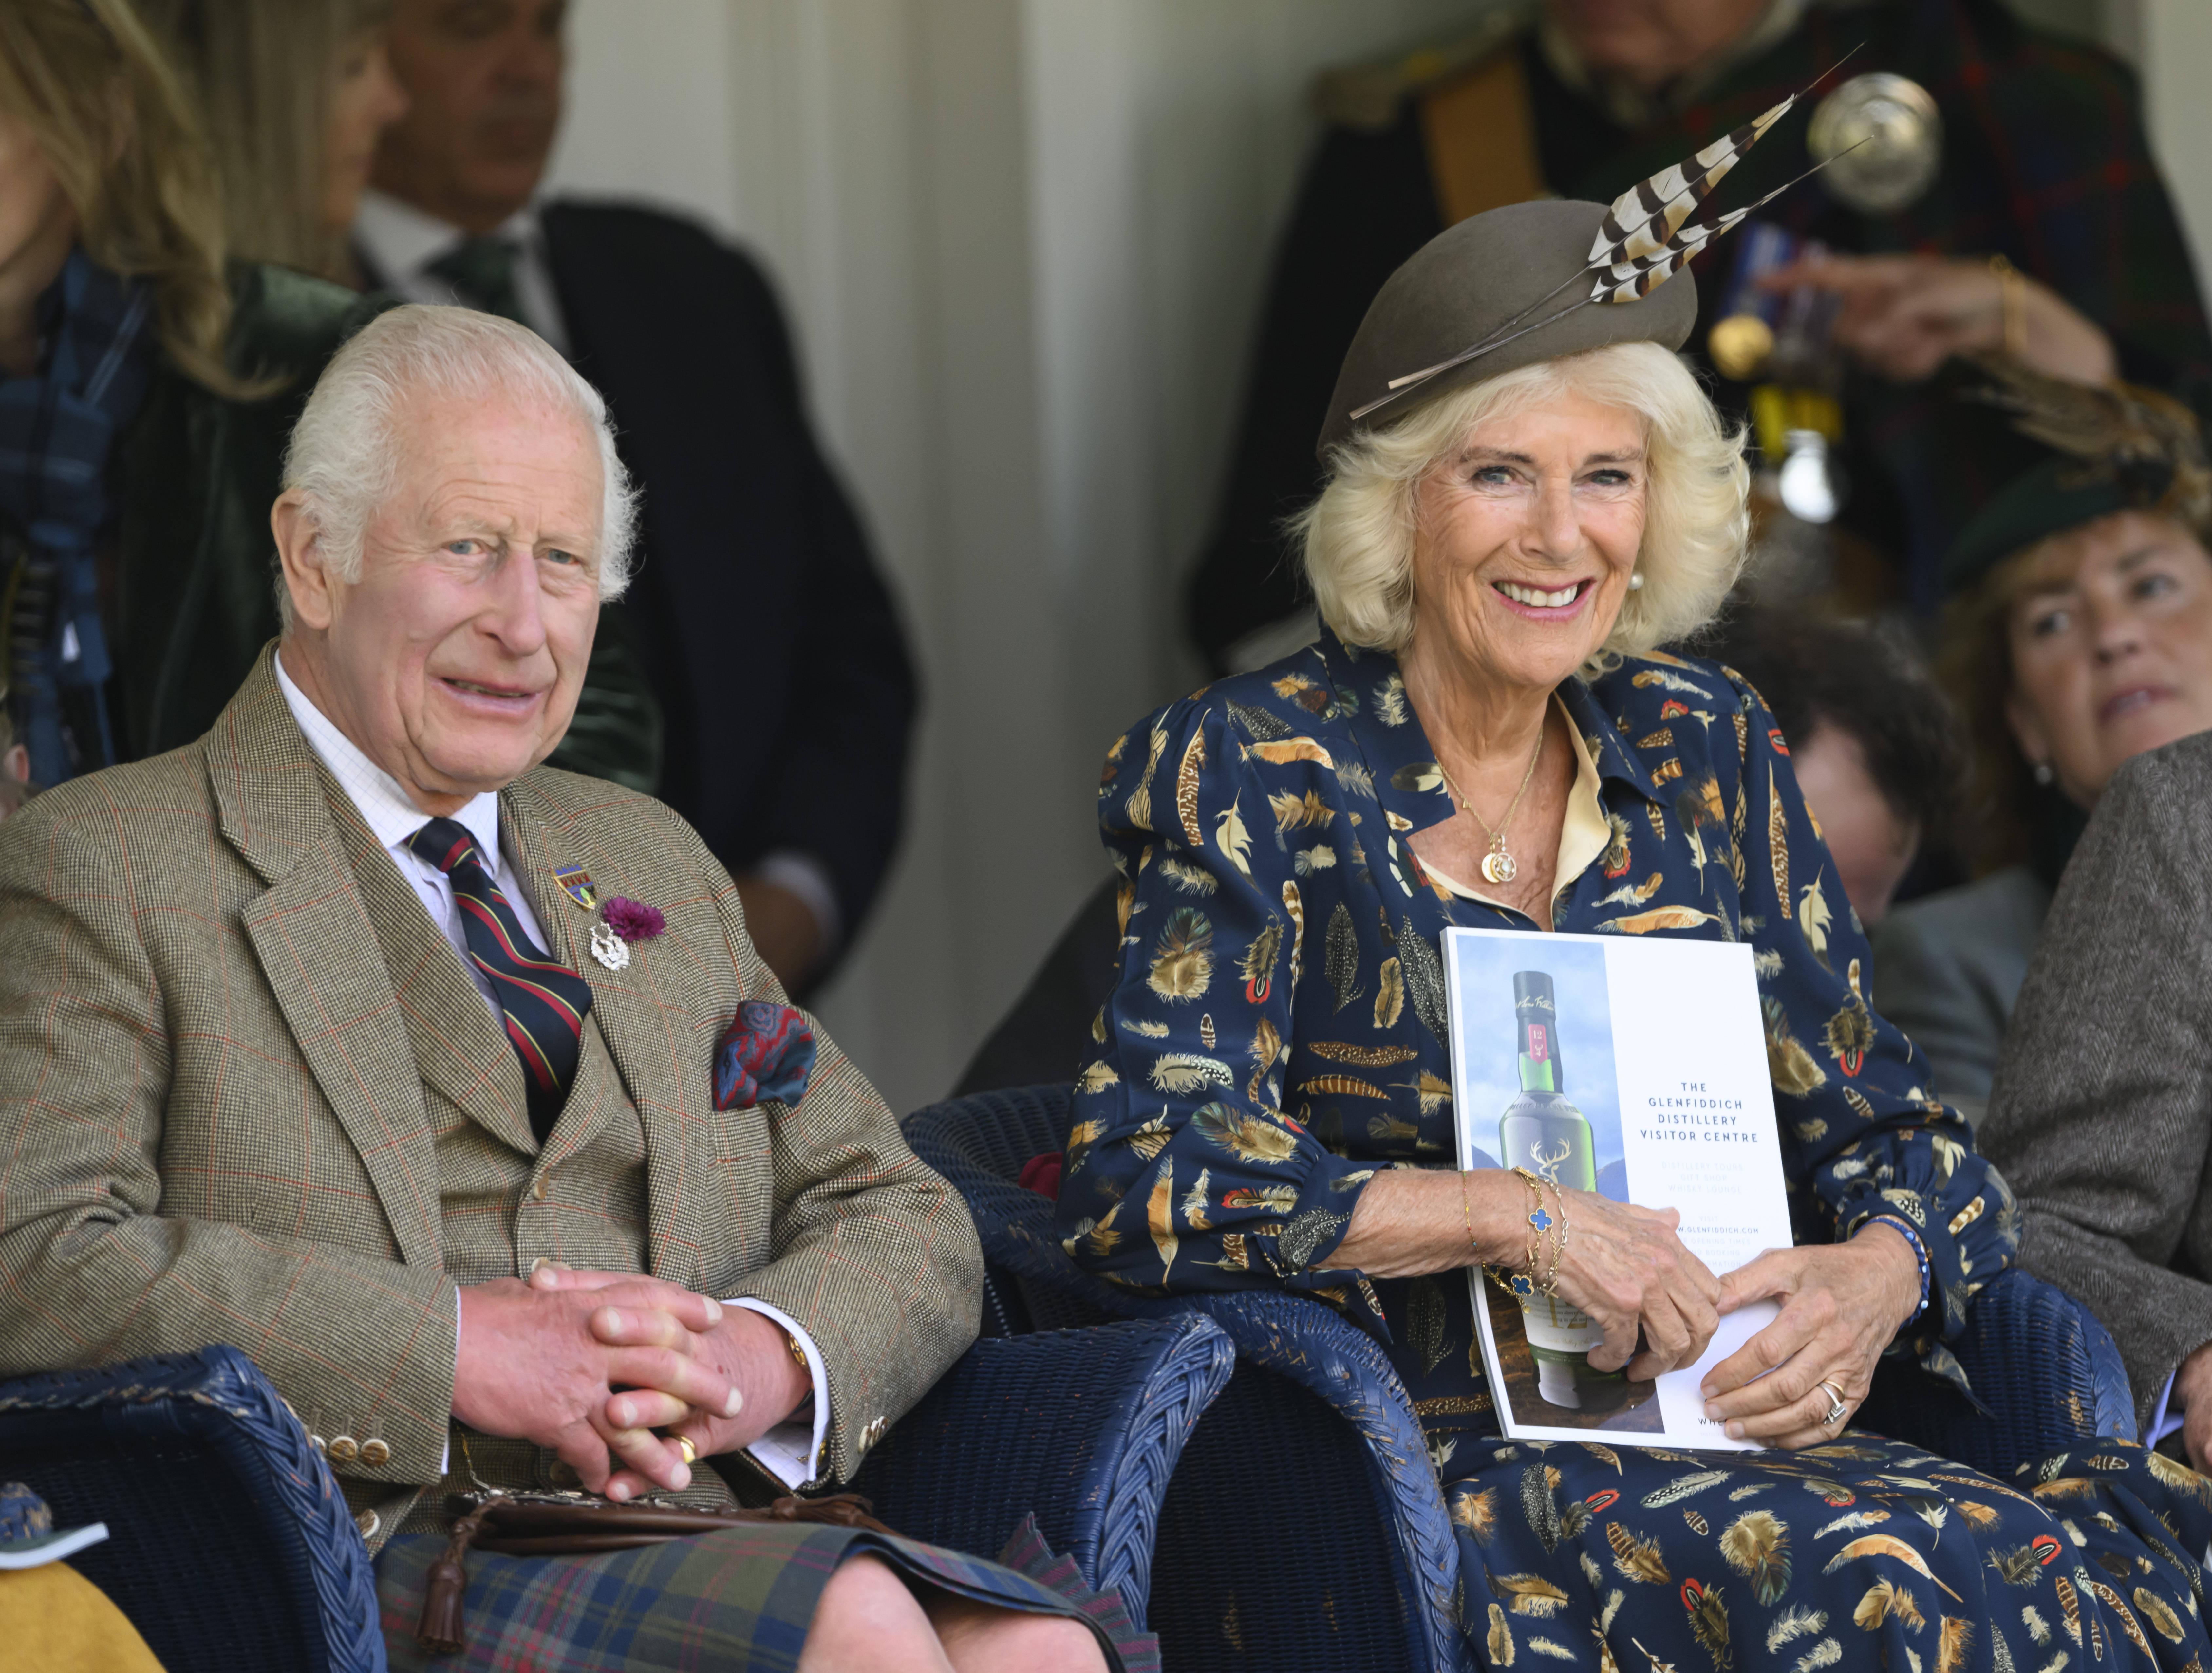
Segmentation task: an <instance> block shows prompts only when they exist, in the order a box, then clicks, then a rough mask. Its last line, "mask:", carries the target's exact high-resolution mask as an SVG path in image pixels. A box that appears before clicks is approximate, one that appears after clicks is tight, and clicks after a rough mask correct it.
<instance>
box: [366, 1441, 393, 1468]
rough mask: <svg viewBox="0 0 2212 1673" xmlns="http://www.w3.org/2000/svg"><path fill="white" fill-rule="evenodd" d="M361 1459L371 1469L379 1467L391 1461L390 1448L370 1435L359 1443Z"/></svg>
mask: <svg viewBox="0 0 2212 1673" xmlns="http://www.w3.org/2000/svg"><path fill="white" fill-rule="evenodd" d="M361 1461H362V1463H363V1464H367V1465H368V1467H369V1468H370V1469H371V1470H376V1469H380V1468H381V1467H383V1466H384V1465H385V1464H390V1463H391V1462H392V1448H391V1447H390V1446H388V1445H386V1443H385V1442H383V1441H381V1440H378V1439H377V1438H376V1437H375V1436H374V1435H371V1436H370V1437H369V1438H368V1440H364V1441H363V1442H362V1444H361Z"/></svg>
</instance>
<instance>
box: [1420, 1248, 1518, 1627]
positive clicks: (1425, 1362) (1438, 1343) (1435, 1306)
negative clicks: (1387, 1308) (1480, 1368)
mask: <svg viewBox="0 0 2212 1673" xmlns="http://www.w3.org/2000/svg"><path fill="white" fill-rule="evenodd" d="M1445 1317H1446V1314H1445V1309H1444V1294H1443V1289H1442V1288H1440V1287H1439V1286H1438V1285H1437V1281H1436V1280H1435V1279H1434V1278H1416V1279H1414V1280H1413V1282H1411V1283H1409V1284H1407V1286H1406V1340H1407V1344H1408V1345H1409V1346H1411V1347H1412V1349H1413V1352H1414V1354H1415V1355H1417V1356H1418V1357H1419V1360H1420V1361H1421V1369H1422V1371H1423V1372H1424V1373H1426V1372H1431V1371H1434V1370H1435V1369H1436V1368H1437V1367H1438V1366H1440V1365H1442V1364H1443V1362H1444V1355H1446V1354H1448V1353H1449V1352H1450V1351H1451V1345H1450V1343H1449V1342H1447V1341H1446V1340H1445ZM1522 1612H1523V1613H1526V1611H1522Z"/></svg>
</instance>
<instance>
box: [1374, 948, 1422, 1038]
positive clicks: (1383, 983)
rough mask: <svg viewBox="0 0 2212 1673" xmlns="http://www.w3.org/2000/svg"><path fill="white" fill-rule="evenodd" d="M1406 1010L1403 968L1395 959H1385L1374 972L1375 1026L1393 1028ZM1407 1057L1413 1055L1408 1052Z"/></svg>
mask: <svg viewBox="0 0 2212 1673" xmlns="http://www.w3.org/2000/svg"><path fill="white" fill-rule="evenodd" d="M1405 1009H1406V978H1405V974H1404V967H1403V966H1401V964H1400V963H1399V962H1398V961H1397V960H1395V959H1385V960H1383V962H1382V964H1381V966H1380V967H1378V968H1377V969H1376V972H1375V1026H1376V1027H1378V1028H1395V1027H1397V1026H1398V1019H1399V1017H1400V1016H1401V1015H1403V1014H1404V1012H1405ZM1406 1055H1407V1056H1408V1057H1412V1056H1413V1055H1415V1054H1414V1053H1413V1052H1407V1054H1406Z"/></svg>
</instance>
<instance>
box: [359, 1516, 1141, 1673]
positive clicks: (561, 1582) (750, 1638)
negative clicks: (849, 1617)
mask: <svg viewBox="0 0 2212 1673" xmlns="http://www.w3.org/2000/svg"><path fill="white" fill-rule="evenodd" d="M1027 1531H1029V1529H1028V1526H1027V1524H1025V1526H1024V1532H1027ZM1017 1543H1019V1537H1018V1540H1017ZM445 1549H446V1541H445V1538H444V1537H443V1536H441V1535H435V1534H403V1535H401V1536H400V1537H398V1538H396V1539H393V1540H392V1542H391V1543H388V1544H387V1545H386V1547H385V1548H384V1550H383V1551H382V1553H381V1554H380V1555H379V1556H378V1558H377V1562H376V1597H377V1603H378V1606H379V1608H380V1610H381V1612H382V1615H383V1622H384V1638H385V1643H386V1646H387V1648H388V1651H389V1653H390V1656H391V1660H392V1673H416V1670H422V1673H432V1670H437V1673H525V1670H527V1673H622V1670H630V1673H652V1670H658V1669H669V1670H675V1669H679V1668H680V1669H684V1670H696V1669H700V1668H714V1669H715V1670H717V1673H721V1670H724V1669H727V1670H730V1673H738V1670H744V1673H791V1670H793V1669H796V1668H797V1667H798V1665H799V1650H800V1648H801V1646H804V1644H805V1641H806V1631H807V1628H808V1627H809V1625H811V1622H812V1621H813V1619H814V1610H815V1606H816V1605H817V1603H819V1602H820V1601H821V1597H822V1589H823V1587H824V1586H826V1585H829V1577H830V1576H831V1575H832V1574H834V1573H836V1571H837V1566H838V1565H839V1564H840V1563H841V1562H842V1561H845V1559H846V1558H848V1557H851V1556H861V1555H866V1556H873V1557H878V1558H881V1559H882V1560H883V1561H885V1562H887V1563H889V1564H890V1567H892V1568H893V1569H895V1570H896V1571H897V1572H898V1573H900V1574H901V1575H902V1576H903V1577H905V1578H906V1579H909V1580H921V1581H925V1582H927V1583H928V1584H929V1585H936V1586H941V1587H943V1588H944V1589H945V1591H950V1592H952V1593H954V1594H955V1595H956V1596H958V1597H967V1598H971V1599H973V1600H975V1601H976V1602H979V1603H995V1604H998V1605H1000V1607H1002V1608H1006V1609H1017V1610H1020V1611H1023V1612H1025V1613H1029V1614H1036V1615H1066V1616H1067V1617H1068V1618H1069V1619H1071V1620H1075V1621H1083V1622H1084V1623H1085V1625H1086V1626H1088V1627H1089V1628H1091V1633H1092V1635H1093V1636H1094V1637H1096V1638H1097V1640H1098V1646H1099V1648H1100V1649H1101V1650H1102V1651H1103V1652H1105V1656H1106V1664H1107V1666H1108V1667H1109V1669H1110V1670H1112V1673H1139V1670H1140V1669H1143V1668H1146V1666H1147V1665H1149V1667H1150V1668H1152V1669H1153V1670H1157V1668H1158V1651H1157V1649H1156V1647H1155V1640H1151V1639H1149V1638H1142V1637H1138V1636H1135V1635H1134V1634H1132V1633H1131V1631H1130V1630H1129V1622H1128V1618H1127V1614H1126V1613H1125V1612H1124V1611H1123V1610H1122V1609H1121V1607H1120V1597H1119V1594H1118V1593H1109V1594H1107V1595H1106V1597H1107V1598H1109V1599H1110V1600H1111V1601H1110V1603H1108V1604H1107V1606H1106V1607H1104V1608H1101V1607H1100V1604H1101V1603H1103V1602H1104V1601H1105V1600H1104V1599H1102V1598H1101V1597H1099V1595H1098V1594H1096V1593H1089V1592H1087V1591H1085V1589H1084V1588H1082V1587H1081V1586H1080V1585H1077V1586H1075V1587H1073V1588H1071V1591H1072V1592H1075V1593H1080V1594H1082V1596H1083V1597H1085V1598H1087V1599H1088V1600H1089V1601H1087V1602H1085V1601H1078V1599H1077V1598H1076V1597H1073V1596H1062V1595H1061V1593H1060V1591H1055V1590H1054V1589H1052V1587H1051V1586H1048V1585H1043V1584H1040V1582H1039V1581H1038V1580H1034V1579H1030V1578H1029V1577H1028V1576H1027V1575H1025V1574H1020V1573H1016V1572H1015V1571H1014V1570H1012V1569H1011V1568H1007V1567H1001V1566H1000V1564H998V1563H995V1562H991V1561H987V1560H985V1559H984V1558H981V1557H975V1556H969V1555H966V1554H965V1553H963V1552H959V1551H948V1550H946V1549H944V1548H942V1547H940V1546H935V1545H924V1544H922V1543H921V1542H920V1541H918V1540H911V1539H905V1538H902V1537H899V1536H897V1535H895V1534H894V1535H884V1534H878V1533H875V1532H872V1531H869V1530H867V1529H863V1528H841V1527H836V1526H834V1525H826V1524H816V1523H796V1522H763V1523H757V1524H746V1525H744V1526H740V1527H735V1528H723V1529H717V1530H716V1531H714V1532H712V1533H708V1534H701V1535H697V1536H696V1537H691V1538H688V1539H671V1540H667V1541H665V1542H663V1543H660V1544H658V1545H647V1546H641V1547H639V1548H638V1549H634V1550H629V1551H608V1552H602V1553H599V1554H598V1555H590V1556H576V1557H510V1556H502V1555H499V1554H497V1553H495V1552H489V1551H471V1552H470V1553H469V1556H468V1573H469V1585H468V1592H467V1595H466V1597H465V1600H464V1605H463V1615H462V1618H463V1621H464V1623H465V1624H464V1626H463V1629H462V1636H463V1640H464V1644H463V1648H462V1650H461V1652H460V1653H459V1654H458V1655H453V1656H437V1657H433V1656H428V1655H426V1654H425V1653H424V1652H423V1651H422V1647H421V1646H419V1645H417V1644H416V1641H415V1628H416V1621H417V1620H419V1619H420V1617H421V1615H422V1596H423V1592H424V1590H425V1588H426V1586H427V1584H428V1572H429V1568H430V1565H431V1564H432V1563H434V1562H435V1561H437V1560H438V1558H439V1557H440V1556H441V1555H443V1554H444V1552H445ZM1036 1549H1037V1550H1038V1551H1042V1549H1043V1548H1042V1545H1041V1544H1037V1545H1036ZM1011 1550H1012V1548H1010V1555H1011ZM1059 1570H1060V1572H1056V1573H1045V1575H1044V1578H1045V1579H1049V1580H1054V1581H1056V1582H1058V1583H1060V1584H1063V1585H1064V1584H1066V1573H1068V1572H1072V1570H1073V1565H1072V1564H1068V1563H1066V1560H1065V1559H1062V1560H1060V1565H1059ZM1141 1630H1142V1629H1141V1628H1138V1629H1137V1631H1138V1632H1141ZM1124 1652H1133V1654H1128V1655H1125V1653H1124Z"/></svg>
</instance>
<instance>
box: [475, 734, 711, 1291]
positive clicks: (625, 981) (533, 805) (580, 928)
mask: <svg viewBox="0 0 2212 1673" xmlns="http://www.w3.org/2000/svg"><path fill="white" fill-rule="evenodd" d="M500 825H501V833H500V834H501V843H502V845H503V846H505V847H506V849H507V852H508V854H509V855H510V856H512V857H513V860H514V865H515V870H516V873H517V881H518V882H520V885H521V887H522V889H523V892H524V893H525V894H526V895H528V896H529V899H530V909H531V910H532V912H535V913H536V914H537V915H538V924H539V926H540V927H541V928H543V929H544V931H545V934H546V938H547V940H548V942H549V943H550V945H549V946H548V948H547V949H546V950H547V951H549V952H550V953H552V954H554V955H555V956H556V957H558V958H560V959H561V960H562V961H564V962H565V963H566V964H567V965H568V967H569V968H570V969H572V970H575V971H579V972H580V973H582V975H583V977H584V979H585V980H586V981H587V982H589V983H590V984H591V988H592V1015H593V1016H594V1017H596V1018H597V1019H598V1021H599V1036H600V1038H601V1039H602V1040H605V1042H606V1047H607V1055H608V1056H609V1057H610V1058H612V1059H613V1061H614V1065H615V1072H616V1073H617V1075H619V1076H621V1077H622V1082H623V1089H624V1090H625V1091H627V1092H628V1093H629V1099H630V1102H631V1103H633V1104H634V1105H635V1106H636V1107H637V1112H638V1116H639V1118H640V1119H641V1121H642V1122H643V1123H644V1126H645V1145H646V1197H647V1224H648V1226H649V1227H651V1233H652V1270H653V1275H654V1276H656V1277H661V1278H666V1279H668V1280H670V1281H671V1282H675V1283H680V1284H684V1285H686V1286H690V1285H692V1284H695V1283H696V1282H698V1280H699V1276H700V1271H699V1266H700V1256H699V1252H700V1249H701V1247H702V1239H703V1235H704V1231H705V1221H704V1219H703V1217H702V1204H703V1203H704V1200H705V1193H706V1191H707V1188H708V1181H707V1179H705V1178H704V1177H703V1173H704V1170H705V1168H706V1167H707V1165H708V1163H710V1162H711V1157H696V1158H694V1157H688V1156H687V1155H686V1151H685V1148H684V1137H685V1132H686V1130H687V1128H689V1127H692V1126H696V1125H697V1124H700V1123H702V1121H710V1120H711V1116H712V1112H711V1111H710V1110H698V1109H694V1108H691V1107H690V1105H689V1104H688V1103H687V1100H686V1094H685V1091H684V1074H683V1072H682V1067H681V1065H682V1064H683V1063H684V1056H683V1054H684V1052H687V1051H704V1050H708V1049H710V1048H708V1047H707V1046H702V1045H701V1044H700V1043H699V1042H698V1041H696V1040H694V1039H693V1038H692V1037H691V1034H690V1030H689V1028H688V1027H684V1028H678V1027H677V1026H675V1024H674V1023H673V1021H671V1019H673V1018H675V1017H678V1015H681V1014H682V1013H681V1011H680V1009H679V1008H678V1007H677V1006H675V1005H674V1004H673V1003H671V1002H669V1001H664V1000H662V999H661V998H660V997H659V995H658V994H657V993H656V991H655V987H656V983H657V981H658V979H659V978H658V976H657V974H656V969H655V963H656V961H655V958H654V952H653V949H652V948H651V946H650V945H649V944H648V945H647V946H646V947H643V948H638V947H633V949H632V950H631V957H630V962H629V967H628V968H627V969H624V970H609V969H607V968H606V967H605V966H604V965H602V964H600V963H599V961H598V960H597V959H595V958H593V957H592V953H591V932H592V925H593V924H596V923H597V922H599V914H598V913H597V912H586V911H585V910H584V909H583V908H582V907H581V906H578V905H577V904H576V902H575V901H574V900H571V899H570V898H569V897H568V894H566V893H565V892H563V891H562V888H561V887H560V886H559V885H558V884H557V883H556V882H554V879H553V872H554V868H556V866H564V865H580V866H582V867H583V868H584V869H585V870H586V871H587V872H588V873H590V875H591V877H592V885H593V887H594V888H596V889H597V891H598V894H599V900H601V901H602V902H605V900H607V899H608V897H609V896H610V895H614V894H623V893H626V892H627V891H628V890H629V889H631V888H637V887H638V885H637V884H636V883H635V882H633V881H632V880H631V876H630V871H629V867H628V866H627V865H626V864H623V860H622V858H621V856H619V855H618V854H616V853H612V852H609V851H607V850H605V849H603V848H601V847H599V846H598V845H597V844H596V843H595V842H593V841H592V840H591V839H590V838H589V837H588V836H587V835H586V833H584V832H583V831H582V830H580V828H579V827H578V826H577V824H576V822H575V821H574V820H573V819H571V818H570V817H569V816H568V815H567V814H566V813H565V812H564V811H563V810H562V809H559V808H557V807H556V806H555V805H554V804H553V803H551V802H550V801H549V800H548V799H547V798H546V797H544V796H541V795H539V794H538V793H537V791H535V790H534V789H532V787H531V785H530V781H529V779H528V777H527V776H526V777H525V778H524V779H520V780H518V781H517V782H516V783H515V784H513V785H509V786H508V787H507V791H506V793H505V794H503V795H502V796H501V797H500ZM639 840H641V841H643V840H646V837H645V833H644V829H643V827H640V831H639ZM703 1068H704V1065H702V1070H703ZM702 1084H703V1075H702ZM603 1118H604V1117H602V1119H603ZM591 1132H592V1127H591V1126H590V1125H588V1124H585V1123H583V1122H577V1123H574V1124H572V1123H571V1122H570V1121H569V1120H568V1118H566V1117H564V1118H562V1122H561V1124H559V1125H558V1126H556V1128H555V1129H554V1130H553V1137H552V1138H551V1140H550V1144H549V1147H548V1148H549V1149H550V1151H551V1153H552V1155H551V1161H553V1162H555V1163H556V1164H557V1162H558V1161H559V1160H560V1158H561V1157H562V1156H564V1155H567V1154H568V1153H569V1152H570V1151H572V1150H574V1149H577V1148H579V1147H580V1146H581V1145H582V1144H583V1143H585V1142H586V1140H587V1139H589V1137H591ZM695 1163H696V1164H697V1165H696V1166H695V1165H694V1164H695Z"/></svg>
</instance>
